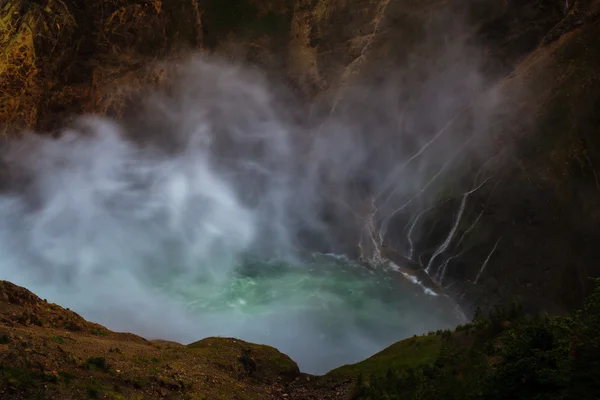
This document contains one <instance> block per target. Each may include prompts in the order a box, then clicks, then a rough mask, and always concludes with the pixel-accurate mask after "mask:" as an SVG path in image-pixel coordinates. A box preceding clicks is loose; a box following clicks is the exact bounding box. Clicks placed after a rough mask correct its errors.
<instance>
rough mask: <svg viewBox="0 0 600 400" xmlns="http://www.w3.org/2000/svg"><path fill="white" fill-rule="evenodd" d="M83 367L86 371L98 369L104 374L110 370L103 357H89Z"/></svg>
mask: <svg viewBox="0 0 600 400" xmlns="http://www.w3.org/2000/svg"><path fill="white" fill-rule="evenodd" d="M83 366H84V367H85V368H86V369H98V370H101V371H104V372H108V371H109V370H110V367H109V366H108V363H107V362H106V359H105V358H104V357H90V358H88V359H87V360H86V361H85V363H84V364H83Z"/></svg>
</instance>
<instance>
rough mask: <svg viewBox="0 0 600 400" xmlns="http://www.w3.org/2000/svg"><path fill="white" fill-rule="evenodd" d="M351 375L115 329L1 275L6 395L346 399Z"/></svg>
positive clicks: (0, 390)
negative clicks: (324, 373)
mask: <svg viewBox="0 0 600 400" xmlns="http://www.w3.org/2000/svg"><path fill="white" fill-rule="evenodd" d="M346 381H347V380H346V379H338V380H336V382H333V383H329V381H327V380H325V379H324V378H317V377H312V376H309V375H305V374H301V373H300V372H299V370H298V366H297V365H296V364H295V363H294V362H293V361H292V360H291V359H290V358H289V357H287V356H286V355H284V354H282V353H280V352H279V351H277V350H276V349H274V348H272V347H269V346H260V345H255V344H251V343H246V342H244V341H241V340H237V339H228V338H207V339H203V340H201V341H199V342H196V343H192V344H190V345H188V346H184V345H181V344H178V343H174V342H165V341H148V340H145V339H143V338H141V337H139V336H135V335H132V334H127V333H116V332H111V331H109V330H108V329H106V328H104V327H103V326H100V325H97V324H94V323H91V322H87V321H85V320H84V319H83V318H81V317H80V316H79V315H77V314H76V313H74V312H73V311H70V310H68V309H67V310H65V309H63V308H61V307H59V306H57V305H55V304H50V303H48V302H46V301H45V300H42V299H40V298H38V297H37V296H35V295H34V294H32V293H31V292H29V291H28V290H26V289H24V288H21V287H18V286H16V285H13V284H12V283H10V282H6V281H0V398H2V399H31V398H38V399H42V398H48V399H59V398H60V399H88V398H91V399H94V398H102V399H115V400H117V399H119V400H120V399H223V400H225V399H257V400H259V399H260V400H264V399H283V398H293V399H344V398H345V395H346V393H347V392H348V390H349V389H348V384H347V382H346ZM325 383H327V384H325Z"/></svg>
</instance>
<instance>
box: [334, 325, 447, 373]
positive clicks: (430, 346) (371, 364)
mask: <svg viewBox="0 0 600 400" xmlns="http://www.w3.org/2000/svg"><path fill="white" fill-rule="evenodd" d="M441 347H442V339H441V337H440V336H438V335H428V336H418V337H412V338H410V339H405V340H402V341H400V342H398V343H395V344H393V345H391V346H390V347H388V348H386V349H385V350H382V351H381V352H379V353H377V354H375V355H374V356H372V357H370V358H368V359H366V360H364V361H362V362H359V363H357V364H351V365H344V366H342V367H339V368H336V369H334V370H332V371H330V372H328V373H327V376H328V377H332V378H345V377H356V376H358V375H360V374H366V375H380V376H383V375H385V374H386V372H387V370H388V369H390V368H402V367H418V366H422V365H427V364H433V363H434V362H435V360H436V358H437V356H438V354H439V352H440V349H441Z"/></svg>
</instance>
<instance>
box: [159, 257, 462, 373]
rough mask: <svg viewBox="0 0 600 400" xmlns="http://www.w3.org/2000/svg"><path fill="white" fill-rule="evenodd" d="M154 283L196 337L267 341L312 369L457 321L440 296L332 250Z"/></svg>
mask: <svg viewBox="0 0 600 400" xmlns="http://www.w3.org/2000/svg"><path fill="white" fill-rule="evenodd" d="M160 286H161V291H162V292H163V293H165V294H168V296H169V297H170V298H177V299H179V300H181V301H182V302H183V303H185V305H186V309H187V310H189V311H190V313H191V314H192V315H194V316H197V317H198V321H199V324H200V325H199V328H198V329H199V332H200V333H201V334H202V335H203V336H235V337H240V338H243V339H245V340H248V341H252V342H257V343H267V344H270V345H272V346H275V347H277V348H278V349H279V350H281V351H283V352H284V353H286V354H288V355H290V356H291V357H292V358H293V359H294V360H296V362H298V364H299V365H300V367H301V369H302V370H303V371H307V372H311V373H317V374H318V373H324V372H327V371H329V370H331V369H333V368H335V367H337V366H340V365H344V364H349V363H355V362H358V361H361V360H363V359H365V358H367V357H369V356H371V355H372V354H374V353H376V352H378V351H380V350H381V349H383V348H385V347H387V346H388V345H390V344H392V343H394V342H396V341H398V340H399V339H400V338H404V337H408V336H412V335H413V334H420V333H425V332H427V331H429V330H435V329H441V328H450V327H453V326H456V325H457V324H458V323H459V322H460V320H459V318H458V317H457V316H456V315H454V313H453V312H452V310H451V308H450V305H449V302H448V301H447V299H445V298H437V297H432V296H427V295H426V293H423V292H421V291H420V290H419V287H418V286H415V285H414V284H413V283H410V284H409V283H408V281H406V280H404V279H402V278H399V277H398V276H394V275H391V274H389V273H387V272H386V271H384V270H377V271H372V270H369V269H366V268H364V267H362V266H360V265H358V264H355V263H352V262H349V261H346V260H344V259H343V257H333V256H332V255H318V254H315V255H313V257H312V258H311V259H309V260H306V261H305V262H304V263H302V264H289V263H286V262H281V261H276V260H271V261H268V262H265V261H260V260H248V261H246V262H244V263H242V264H240V265H239V266H238V268H236V269H235V272H234V274H233V276H232V277H231V279H230V280H228V281H227V282H224V283H223V284H221V285H215V284H214V283H213V282H210V281H206V280H203V279H198V280H196V281H188V280H180V279H177V278H173V279H172V280H169V281H167V282H162V283H161V284H160Z"/></svg>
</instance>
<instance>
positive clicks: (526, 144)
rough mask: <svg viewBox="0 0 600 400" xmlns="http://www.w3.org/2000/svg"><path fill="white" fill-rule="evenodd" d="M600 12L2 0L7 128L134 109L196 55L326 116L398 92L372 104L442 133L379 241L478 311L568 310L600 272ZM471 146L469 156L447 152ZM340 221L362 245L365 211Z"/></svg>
mask: <svg viewBox="0 0 600 400" xmlns="http://www.w3.org/2000/svg"><path fill="white" fill-rule="evenodd" d="M599 10H600V6H599V2H598V1H596V0H576V1H566V2H565V1H563V0H560V1H559V0H526V1H508V0H507V1H503V2H491V1H490V2H486V1H478V0H471V1H468V2H465V1H459V0H452V1H445V2H441V1H434V0H431V1H413V0H360V1H353V2H349V1H347V0H271V1H266V2H259V1H253V0H235V1H232V2H227V5H225V4H224V3H223V2H221V1H216V0H214V1H213V0H186V1H183V2H174V1H170V0H152V1H126V0H103V1H98V2H93V3H89V4H87V3H86V4H85V5H83V4H81V3H80V2H75V1H73V0H64V1H54V0H38V1H26V0H6V1H3V2H2V6H1V7H0V30H1V31H2V32H3V35H2V37H0V54H1V57H2V61H0V77H1V78H2V79H1V81H0V123H2V124H3V126H4V127H5V130H6V133H7V134H11V135H12V134H14V133H15V132H17V131H18V129H19V128H22V127H28V128H34V129H37V130H44V131H52V130H53V129H55V128H56V127H57V126H59V125H60V124H61V123H63V122H64V121H65V120H66V119H68V117H69V116H71V115H73V114H79V113H82V112H99V113H105V114H108V115H113V116H117V117H120V116H123V115H124V113H125V112H126V110H128V108H129V106H130V105H131V100H132V99H133V98H134V97H133V96H134V94H135V92H136V90H137V89H139V88H141V87H143V86H145V85H148V84H154V83H157V82H160V81H161V80H162V79H163V78H164V75H165V70H164V69H162V68H161V67H160V65H158V64H155V63H154V62H155V61H156V60H162V59H165V58H177V57H178V56H180V55H181V54H184V53H185V51H186V50H189V49H198V48H200V49H203V50H204V51H208V52H215V53H217V54H220V55H224V56H226V57H229V58H232V59H241V60H245V61H250V62H252V63H255V64H258V65H260V66H261V67H262V68H264V69H266V70H267V71H269V73H270V74H271V75H272V76H273V77H274V79H279V80H281V81H283V82H285V84H287V85H290V86H292V87H294V88H295V89H296V92H297V93H298V94H299V95H300V96H302V97H303V98H305V99H306V100H308V101H309V102H310V103H312V104H321V105H325V106H326V107H324V108H325V109H326V110H332V109H334V110H342V112H343V110H355V109H354V108H352V107H355V104H354V103H353V102H354V101H355V100H356V97H357V96H353V95H352V93H353V92H352V90H353V88H355V87H356V84H357V82H360V83H362V84H364V85H367V86H368V87H370V88H375V89H371V91H375V92H377V93H385V91H382V90H384V89H385V88H389V87H394V88H398V87H399V88H401V90H400V91H399V92H398V93H400V94H399V95H398V96H396V94H397V93H396V92H397V91H396V92H394V96H396V97H400V99H397V98H396V97H393V96H392V97H390V96H385V95H382V96H379V102H377V101H376V102H373V104H372V108H374V109H377V108H379V109H385V110H386V112H387V113H388V115H387V118H389V119H391V117H390V115H392V116H394V115H398V114H401V115H405V116H406V117H405V121H404V122H403V123H404V124H405V126H408V128H405V130H406V133H407V134H410V131H411V130H412V131H415V132H419V135H420V136H421V137H422V138H426V139H429V138H433V137H437V135H438V133H441V132H442V133H444V135H443V138H442V139H440V140H438V141H437V142H436V143H435V144H434V145H432V146H431V147H430V148H429V149H428V150H427V151H429V152H432V153H433V154H434V155H433V156H431V157H428V161H427V163H425V164H427V168H429V170H430V171H433V172H428V174H425V175H424V176H423V179H422V180H421V181H419V182H417V184H416V186H415V190H416V191H417V192H419V193H421V194H420V197H419V199H418V201H415V202H413V203H411V207H408V208H406V210H404V211H403V212H398V213H395V211H394V210H397V209H398V208H399V207H400V206H402V204H404V203H405V201H406V199H405V198H402V197H393V196H392V201H391V203H388V202H386V201H381V202H380V203H377V201H379V200H380V199H377V201H376V202H375V207H376V208H378V213H376V218H377V221H375V222H374V223H373V226H377V227H379V226H381V225H382V224H383V223H384V222H385V221H386V218H387V217H389V216H390V215H392V214H391V213H392V212H393V213H394V214H393V217H391V218H387V222H386V223H387V224H388V228H387V230H386V233H385V235H384V237H381V238H379V239H381V242H382V243H383V244H384V245H385V246H386V247H388V248H391V249H393V250H394V251H396V252H397V253H399V254H401V255H402V256H404V257H408V258H412V261H413V262H415V263H417V264H419V267H420V268H428V270H429V272H430V274H431V275H432V276H433V277H435V278H436V279H437V280H439V281H441V283H442V284H443V285H444V286H449V285H451V287H450V288H449V289H448V290H449V291H451V292H452V293H453V294H454V295H455V297H456V298H458V299H461V301H462V302H463V305H464V306H465V307H466V308H469V307H471V306H472V305H475V304H482V305H484V306H486V307H489V306H491V305H493V304H496V303H500V302H505V301H507V300H510V299H518V300H522V301H524V302H525V303H526V304H528V305H529V306H531V307H532V308H536V309H537V308H543V309H546V310H549V311H551V312H555V313H556V312H558V313H559V312H564V311H565V310H567V309H572V308H574V307H577V306H578V305H580V304H581V302H582V299H583V297H584V295H585V293H586V292H587V291H588V289H589V285H588V280H587V277H589V276H597V275H598V274H600V270H599V269H598V266H597V263H596V262H595V261H596V260H597V259H598V256H600V254H599V253H598V251H600V250H597V248H596V247H595V246H594V243H596V242H597V241H598V239H599V237H598V232H597V231H598V230H597V227H598V212H599V210H600V204H599V203H598V199H599V197H598V191H599V190H600V186H599V184H598V179H599V178H598V176H597V175H598V172H597V169H596V167H597V163H598V162H600V148H599V144H598V143H597V142H598V141H597V140H596V136H597V135H595V133H596V131H597V129H598V128H597V126H598V109H599V107H600V103H599V98H600V97H599V96H600V79H599V72H598V68H597V65H599V62H600V47H599V46H600V44H599V43H600V42H598V40H596V38H597V37H598V34H599V33H600V31H599V29H600V28H599V26H600V25H599V23H600V22H599V19H598V15H599ZM354 93H355V92H354ZM411 93H419V98H418V99H413V98H411ZM361 96H363V97H369V99H370V98H371V97H375V96H369V95H367V94H364V93H363V92H360V95H359V96H358V97H361ZM447 99H451V101H450V103H451V104H450V106H448V105H447V104H446V103H447V102H446V100H447ZM359 108H360V107H359ZM328 112H329V111H328ZM359 114H360V113H359ZM424 115H427V118H424V117H423V116H424ZM365 118H366V117H365ZM444 138H445V139H444ZM469 138H471V139H472V140H470V141H469V145H468V146H465V148H466V150H464V152H463V153H460V154H459V155H458V156H457V157H456V162H452V163H451V164H448V165H446V164H445V158H444V159H443V160H442V158H440V157H436V156H435V154H442V153H443V152H444V151H445V150H447V149H448V148H449V147H448V146H449V145H450V144H451V145H452V146H453V148H454V147H457V143H458V144H461V143H464V142H466V141H467V139H469ZM426 139H423V140H426ZM422 145H423V143H416V144H414V146H413V147H414V148H413V147H410V146H408V147H407V149H408V150H411V151H413V152H414V153H415V154H416V153H418V151H419V148H422V147H421V146H422ZM436 146H437V147H436ZM408 150H407V151H408ZM461 151H462V150H461ZM436 152H439V153H436ZM410 154H411V153H410V152H407V154H406V155H403V156H405V157H409V156H410ZM436 158H437V159H439V160H436ZM432 159H433V160H435V161H431V160H432ZM442 161H444V162H442ZM425 164H420V165H425ZM442 169H445V170H444V174H442V175H440V178H439V179H438V180H437V181H436V182H435V183H434V184H432V185H429V186H427V187H424V186H425V185H426V184H427V185H428V183H427V182H430V178H431V177H432V176H434V175H435V174H436V173H437V171H438V170H442ZM392 178H394V177H393V176H392ZM442 178H443V179H442ZM396 179H401V176H397V177H396ZM442 181H443V183H440V182H442ZM419 185H421V186H423V188H422V190H421V187H420V186H419ZM479 185H481V187H479ZM425 189H426V190H425ZM472 189H477V190H476V191H474V192H472V193H470V194H468V195H465V193H468V192H469V191H471V190H472ZM365 191H366V192H367V193H362V195H364V196H362V197H368V195H370V194H371V195H372V193H368V190H365ZM384 197H385V196H384ZM367 214H368V215H370V213H367ZM416 216H420V217H419V219H418V220H415V218H416ZM336 218H337V219H338V221H351V223H349V224H346V225H344V224H342V226H343V230H344V231H348V232H351V234H350V235H349V236H348V237H347V240H348V241H349V242H352V243H353V244H354V243H356V242H358V238H359V237H360V234H361V232H360V230H361V229H362V228H363V227H364V226H365V221H364V220H358V221H354V220H353V218H354V216H353V215H351V214H350V213H349V214H344V213H340V214H339V215H337V216H336ZM413 222H414V224H413ZM411 226H412V228H413V229H412V230H411V229H409V228H411ZM346 228H349V229H346ZM408 232H411V235H412V237H411V238H410V240H408V238H407V234H408ZM374 233H375V232H370V233H369V234H370V235H372V234H374ZM409 242H410V243H409ZM445 242H448V243H447V244H446V245H444V246H442V245H443V244H444V243H445ZM409 244H410V245H411V246H412V247H411V248H410V249H409ZM442 271H443V273H442Z"/></svg>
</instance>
